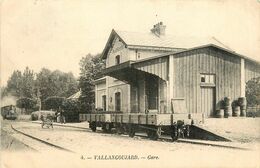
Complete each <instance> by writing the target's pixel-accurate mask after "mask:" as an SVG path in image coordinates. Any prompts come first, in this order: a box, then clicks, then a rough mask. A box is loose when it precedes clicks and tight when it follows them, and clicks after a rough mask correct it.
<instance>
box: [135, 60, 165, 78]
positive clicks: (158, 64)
mask: <svg viewBox="0 0 260 168" xmlns="http://www.w3.org/2000/svg"><path fill="white" fill-rule="evenodd" d="M132 67H133V68H135V69H138V70H140V71H144V72H147V73H150V74H153V75H156V76H158V77H159V78H161V79H163V80H167V78H168V57H164V58H157V59H153V60H147V61H142V62H136V63H134V64H133V65H132Z"/></svg>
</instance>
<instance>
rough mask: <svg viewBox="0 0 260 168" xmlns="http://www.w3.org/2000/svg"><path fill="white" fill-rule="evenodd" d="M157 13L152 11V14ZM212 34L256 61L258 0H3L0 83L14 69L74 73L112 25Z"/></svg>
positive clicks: (259, 27)
mask: <svg viewBox="0 0 260 168" xmlns="http://www.w3.org/2000/svg"><path fill="white" fill-rule="evenodd" d="M156 15H157V17H156ZM159 21H162V22H163V23H164V24H165V25H166V34H172V35H177V36H198V37H200V36H214V37H216V38H217V39H218V40H220V41H221V42H222V43H224V44H226V45H228V46H229V47H230V48H232V49H233V50H235V51H236V52H237V53H239V54H243V55H245V56H247V57H251V58H253V59H255V60H258V61H260V0H196V1H195V0H185V1H183V0H168V1H167V0H142V1H135V0H110V1H106V0H93V1H92V0H22V1H20V0H2V1H1V22H0V35H1V43H0V44H1V48H0V49H1V50H0V51H1V62H0V65H1V85H2V86H3V85H6V82H7V80H8V78H9V77H10V76H11V74H12V72H13V71H14V70H21V71H23V70H24V69H25V67H26V66H28V67H29V68H31V69H33V70H34V71H35V72H39V71H40V70H41V68H43V67H45V68H48V69H51V70H56V69H59V70H61V71H64V72H72V73H73V74H74V75H75V76H76V77H78V76H79V72H80V71H79V61H80V59H81V58H82V57H84V56H85V55H87V54H88V53H91V54H97V53H101V52H102V50H103V48H104V46H105V44H106V41H107V39H108V37H109V34H110V32H111V30H112V29H113V28H114V29H117V30H124V31H132V32H149V31H150V29H151V28H152V26H153V25H154V24H156V23H157V22H159Z"/></svg>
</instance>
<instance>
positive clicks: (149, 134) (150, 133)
mask: <svg viewBox="0 0 260 168" xmlns="http://www.w3.org/2000/svg"><path fill="white" fill-rule="evenodd" d="M146 133H147V137H148V138H150V139H152V137H153V131H151V130H148V131H147V132H146Z"/></svg>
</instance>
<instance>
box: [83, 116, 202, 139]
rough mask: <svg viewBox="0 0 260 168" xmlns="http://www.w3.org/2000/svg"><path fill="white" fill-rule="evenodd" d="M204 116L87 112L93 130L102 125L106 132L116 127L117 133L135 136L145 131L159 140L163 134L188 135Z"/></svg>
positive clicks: (175, 137) (173, 135)
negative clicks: (192, 126)
mask: <svg viewBox="0 0 260 168" xmlns="http://www.w3.org/2000/svg"><path fill="white" fill-rule="evenodd" d="M202 119H203V116H201V115H200V114H199V115H195V114H188V113H187V112H184V113H180V112H178V113H176V114H158V113H151V114H142V113H119V112H103V113H102V112H101V113H92V114H86V120H87V121H88V122H89V127H90V128H91V130H92V131H94V132H95V131H96V128H97V127H101V128H102V130H103V131H104V132H111V130H112V129H115V130H116V132H117V133H119V134H124V133H127V134H128V135H129V136H130V137H134V136H135V133H136V132H145V133H147V136H148V137H149V138H150V139H153V140H157V139H158V138H159V137H160V136H161V135H162V134H165V135H170V136H171V137H172V139H173V140H177V139H178V138H179V137H180V136H181V137H188V136H189V131H190V129H189V128H190V126H191V125H192V124H194V123H198V122H202Z"/></svg>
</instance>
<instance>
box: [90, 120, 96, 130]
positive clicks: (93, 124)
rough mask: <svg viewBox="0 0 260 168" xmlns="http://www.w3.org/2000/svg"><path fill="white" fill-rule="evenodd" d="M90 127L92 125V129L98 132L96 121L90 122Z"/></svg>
mask: <svg viewBox="0 0 260 168" xmlns="http://www.w3.org/2000/svg"><path fill="white" fill-rule="evenodd" d="M89 127H90V129H91V130H92V131H93V132H96V130H97V127H96V123H95V122H92V123H90V125H89Z"/></svg>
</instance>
